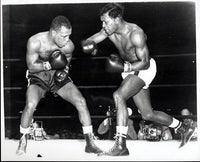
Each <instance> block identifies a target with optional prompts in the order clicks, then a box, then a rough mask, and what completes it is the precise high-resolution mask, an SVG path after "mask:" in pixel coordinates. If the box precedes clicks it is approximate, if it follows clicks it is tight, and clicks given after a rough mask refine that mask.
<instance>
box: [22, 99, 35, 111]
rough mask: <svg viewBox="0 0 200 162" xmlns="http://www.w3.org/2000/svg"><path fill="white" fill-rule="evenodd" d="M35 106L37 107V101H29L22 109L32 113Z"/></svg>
mask: <svg viewBox="0 0 200 162" xmlns="http://www.w3.org/2000/svg"><path fill="white" fill-rule="evenodd" d="M36 107H37V102H35V101H29V102H27V103H26V107H25V109H24V111H25V112H27V113H30V114H32V113H34V111H35V110H36Z"/></svg>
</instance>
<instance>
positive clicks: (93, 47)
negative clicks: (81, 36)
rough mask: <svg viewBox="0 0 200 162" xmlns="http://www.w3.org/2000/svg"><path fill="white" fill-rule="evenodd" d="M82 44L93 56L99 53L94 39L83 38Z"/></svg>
mask: <svg viewBox="0 0 200 162" xmlns="http://www.w3.org/2000/svg"><path fill="white" fill-rule="evenodd" d="M81 46H82V50H83V52H84V53H91V54H92V55H93V56H94V55H96V54H97V46H96V43H95V42H94V41H91V40H83V41H82V42H81Z"/></svg>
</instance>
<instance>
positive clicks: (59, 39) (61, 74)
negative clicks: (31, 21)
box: [16, 16, 102, 155]
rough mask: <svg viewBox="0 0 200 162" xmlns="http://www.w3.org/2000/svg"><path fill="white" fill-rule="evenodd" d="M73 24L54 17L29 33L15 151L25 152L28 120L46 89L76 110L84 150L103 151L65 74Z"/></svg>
mask: <svg viewBox="0 0 200 162" xmlns="http://www.w3.org/2000/svg"><path fill="white" fill-rule="evenodd" d="M71 34H72V26H71V23H70V22H69V20H68V19H67V18H66V17H64V16H57V17H55V18H54V19H53V21H52V23H51V26H50V29H49V31H45V32H40V33H38V34H35V35H33V36H31V37H30V38H29V40H28V42H27V53H26V62H27V66H28V71H27V79H28V83H29V84H28V87H27V91H26V105H25V108H24V110H23V113H22V116H21V124H20V133H21V138H20V140H19V145H18V148H17V151H16V153H17V154H18V155H22V154H24V153H25V152H26V147H27V139H28V135H29V133H30V123H31V121H32V119H33V115H34V111H35V110H36V107H37V105H38V103H39V101H40V99H41V98H42V97H44V96H45V93H46V92H47V91H49V92H52V93H54V94H57V95H59V96H60V97H61V98H63V99H64V100H66V101H68V102H70V103H71V104H73V105H74V106H75V108H76V109H77V111H78V116H79V120H80V123H81V124H82V128H83V133H84V136H85V139H86V147H85V152H88V153H100V152H102V151H101V149H99V148H98V147H97V146H96V145H95V143H94V140H93V139H94V134H93V127H92V124H91V117H90V113H89V110H88V108H87V105H86V101H85V99H84V97H83V96H82V94H81V92H80V91H79V90H78V88H77V87H76V86H75V85H74V83H73V82H72V80H71V79H70V77H69V76H68V70H69V67H70V61H71V58H72V53H73V51H74V44H73V42H72V41H71V40H70V35H71Z"/></svg>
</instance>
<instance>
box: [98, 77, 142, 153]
mask: <svg viewBox="0 0 200 162" xmlns="http://www.w3.org/2000/svg"><path fill="white" fill-rule="evenodd" d="M144 84H145V83H144V82H143V81H142V80H141V79H140V78H139V77H137V76H136V75H133V74H130V75H128V76H127V77H126V78H125V79H124V80H123V82H122V83H121V85H120V87H119V88H118V89H117V90H116V91H115V92H114V93H113V98H114V102H115V106H116V108H117V126H116V137H115V138H116V139H115V144H114V146H113V147H112V148H111V149H110V150H109V151H108V152H104V153H103V154H100V155H109V156H126V155H129V151H128V148H127V147H126V137H127V132H128V126H127V123H128V111H127V106H126V100H127V99H129V98H130V97H131V96H133V95H135V94H137V93H138V92H139V91H140V89H141V88H142V87H143V86H144Z"/></svg>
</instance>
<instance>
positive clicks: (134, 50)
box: [87, 12, 172, 126]
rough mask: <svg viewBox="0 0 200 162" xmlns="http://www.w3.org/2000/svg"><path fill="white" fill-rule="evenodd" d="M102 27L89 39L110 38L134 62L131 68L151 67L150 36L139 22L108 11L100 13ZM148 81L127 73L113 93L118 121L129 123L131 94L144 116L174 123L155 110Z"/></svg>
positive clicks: (160, 121) (135, 69)
mask: <svg viewBox="0 0 200 162" xmlns="http://www.w3.org/2000/svg"><path fill="white" fill-rule="evenodd" d="M100 19H101V21H102V29H101V30H100V31H99V32H97V33H96V34H94V35H92V36H91V37H89V38H88V39H87V40H91V41H94V42H95V43H100V42H102V41H103V40H105V39H106V38H109V39H110V40H111V41H112V42H113V43H114V45H115V46H116V48H117V49H118V52H119V55H120V57H121V58H122V59H123V60H124V61H128V62H130V63H131V69H130V70H131V71H140V70H145V69H148V68H149V66H150V56H149V50H148V47H147V44H146V40H147V36H146V34H145V33H144V32H143V30H142V29H141V28H140V27H139V26H137V25H136V24H133V23H129V22H126V21H125V20H124V19H123V18H121V17H116V18H113V17H110V16H109V15H108V12H106V13H104V14H103V15H102V16H101V17H100ZM144 86H145V82H144V81H143V80H142V79H141V78H139V77H138V76H136V75H128V76H127V77H126V78H125V79H124V80H123V82H122V83H121V85H120V86H119V88H118V89H117V90H116V91H115V92H114V93H113V98H114V101H115V106H116V107H117V109H118V111H117V125H118V126H127V121H128V111H127V108H126V107H127V106H126V100H127V99H129V98H130V97H132V99H133V100H134V102H135V104H136V106H137V107H138V109H139V110H140V112H141V115H142V118H143V119H145V120H150V121H157V122H158V123H161V124H164V125H167V126H168V125H170V124H171V123H172V117H171V116H169V115H167V114H166V113H164V112H160V111H153V109H152V106H151V101H150V92H149V89H148V88H147V89H143V87H144Z"/></svg>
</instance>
